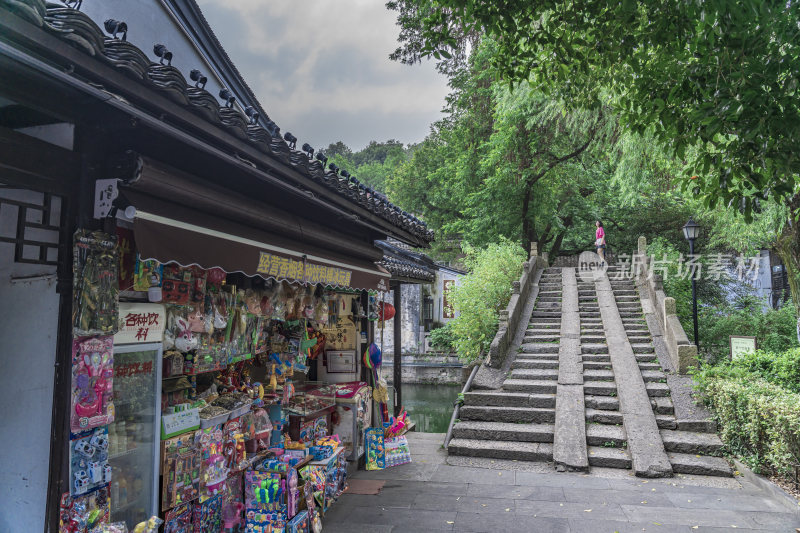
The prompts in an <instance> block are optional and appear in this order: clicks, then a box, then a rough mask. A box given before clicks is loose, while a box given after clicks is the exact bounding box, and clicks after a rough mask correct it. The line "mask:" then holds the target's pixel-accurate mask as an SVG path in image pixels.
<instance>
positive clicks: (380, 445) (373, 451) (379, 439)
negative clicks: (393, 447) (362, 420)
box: [364, 428, 386, 470]
mask: <svg viewBox="0 0 800 533" xmlns="http://www.w3.org/2000/svg"><path fill="white" fill-rule="evenodd" d="M364 433H365V436H364V438H365V444H366V448H367V470H382V469H384V468H386V456H385V450H384V437H383V428H367V430H366V431H365V432H364Z"/></svg>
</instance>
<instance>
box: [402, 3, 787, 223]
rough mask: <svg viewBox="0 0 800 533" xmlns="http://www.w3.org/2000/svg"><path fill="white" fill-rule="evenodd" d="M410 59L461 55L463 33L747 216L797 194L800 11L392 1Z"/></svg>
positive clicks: (709, 199)
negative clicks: (637, 138)
mask: <svg viewBox="0 0 800 533" xmlns="http://www.w3.org/2000/svg"><path fill="white" fill-rule="evenodd" d="M388 7H389V8H390V9H394V10H395V11H397V12H398V23H399V24H400V25H401V28H402V29H401V34H400V42H401V47H400V48H399V49H398V50H397V51H396V52H395V53H394V54H393V55H392V56H393V57H394V58H397V59H401V60H403V61H404V62H407V63H413V62H415V61H418V60H420V59H421V58H424V57H428V56H433V57H434V58H436V59H439V60H441V61H446V60H449V59H451V58H463V56H464V51H465V50H468V49H469V46H470V41H469V39H468V38H467V36H470V35H475V34H479V35H484V36H487V37H490V38H492V39H493V40H494V41H495V42H496V43H497V50H496V53H495V54H493V55H492V57H491V58H490V61H491V63H492V65H493V68H494V69H495V71H496V76H497V77H498V78H500V79H503V80H504V81H505V82H507V83H509V84H511V85H517V84H520V83H524V82H527V83H529V84H530V86H531V87H533V88H534V89H535V90H536V91H540V92H542V93H544V94H553V95H556V96H557V97H558V98H559V99H561V100H562V101H564V102H566V103H567V104H568V105H569V106H570V107H571V108H573V109H575V108H577V109H599V108H603V107H609V108H610V109H611V110H613V112H614V114H615V115H616V117H617V118H618V120H619V122H620V124H621V125H622V126H623V127H624V128H626V129H628V130H630V131H632V132H634V133H637V134H640V135H643V134H645V133H648V134H649V135H651V136H652V138H653V139H654V140H655V141H657V142H658V143H659V144H660V145H662V146H663V147H665V148H666V149H667V151H668V153H669V154H670V155H672V156H674V157H675V158H676V160H677V161H678V163H679V164H680V165H681V167H682V169H683V174H684V176H685V178H683V179H682V180H681V182H680V184H681V186H682V187H684V188H685V189H687V190H688V191H690V192H691V193H693V194H694V193H697V194H699V195H702V196H703V198H704V201H705V203H706V204H707V205H708V206H710V207H713V206H714V205H715V204H716V203H717V202H719V201H722V202H723V204H724V205H730V206H733V207H737V208H739V209H740V211H741V212H742V213H744V214H745V216H746V217H747V218H748V219H749V218H750V217H751V216H752V213H753V211H754V210H756V211H757V210H758V209H759V208H760V201H761V200H763V199H765V198H773V199H776V200H781V199H782V198H785V197H788V196H791V195H793V194H794V193H795V192H796V189H797V186H796V178H797V175H798V173H799V172H800V158H798V157H796V155H795V151H796V147H797V145H798V142H799V141H800V110H799V109H798V78H800V26H798V22H797V21H798V19H800V8H799V7H798V3H797V2H796V1H794V0H789V1H787V2H767V1H763V0H761V1H759V0H741V1H738V2H724V1H713V2H686V1H684V0H664V1H660V2H645V1H640V2H637V1H635V0H623V1H617V2H604V1H589V2H578V3H575V2H572V3H568V2H557V1H554V0H545V1H540V2H521V1H519V0H399V1H393V2H390V3H389V4H388Z"/></svg>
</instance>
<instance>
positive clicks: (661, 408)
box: [650, 396, 680, 429]
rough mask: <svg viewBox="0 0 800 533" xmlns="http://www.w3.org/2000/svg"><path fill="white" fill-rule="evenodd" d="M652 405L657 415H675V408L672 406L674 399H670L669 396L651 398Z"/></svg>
mask: <svg viewBox="0 0 800 533" xmlns="http://www.w3.org/2000/svg"><path fill="white" fill-rule="evenodd" d="M650 405H652V406H653V412H654V413H655V414H657V415H674V414H675V406H673V405H672V398H670V397H669V396H655V397H651V398H650ZM679 429H680V428H679Z"/></svg>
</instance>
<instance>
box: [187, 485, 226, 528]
mask: <svg viewBox="0 0 800 533" xmlns="http://www.w3.org/2000/svg"><path fill="white" fill-rule="evenodd" d="M193 522H194V533H208V532H209V531H219V530H220V529H222V495H220V494H218V495H216V496H213V497H211V498H209V499H207V500H206V501H204V502H203V503H196V504H195V505H194V519H193Z"/></svg>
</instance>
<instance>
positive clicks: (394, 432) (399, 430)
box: [384, 408, 408, 437]
mask: <svg viewBox="0 0 800 533" xmlns="http://www.w3.org/2000/svg"><path fill="white" fill-rule="evenodd" d="M401 410H402V411H403V412H402V413H401V414H400V416H398V417H392V418H391V419H390V420H389V427H387V428H386V431H385V432H384V434H385V436H387V437H398V436H400V435H402V434H403V433H405V429H406V427H408V413H407V412H406V411H405V409H402V408H401Z"/></svg>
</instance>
